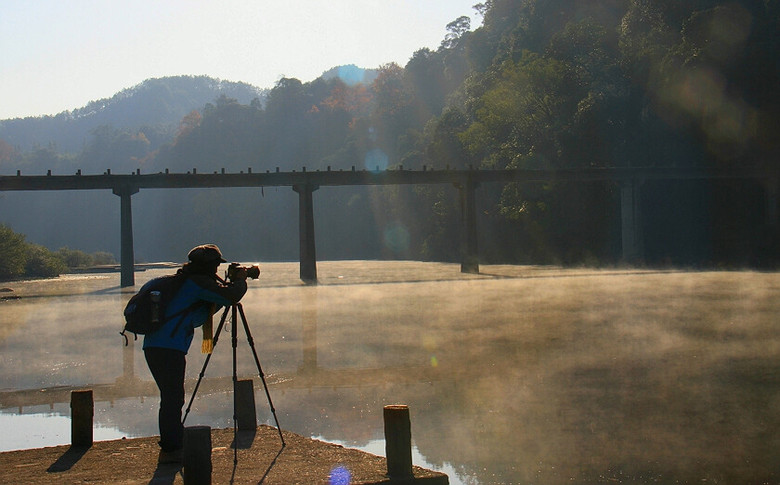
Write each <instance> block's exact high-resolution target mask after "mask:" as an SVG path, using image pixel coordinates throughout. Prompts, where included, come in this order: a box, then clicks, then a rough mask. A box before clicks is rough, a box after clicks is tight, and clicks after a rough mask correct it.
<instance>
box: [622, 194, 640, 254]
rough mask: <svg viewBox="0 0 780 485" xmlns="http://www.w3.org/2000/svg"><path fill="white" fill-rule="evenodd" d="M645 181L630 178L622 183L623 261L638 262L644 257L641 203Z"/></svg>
mask: <svg viewBox="0 0 780 485" xmlns="http://www.w3.org/2000/svg"><path fill="white" fill-rule="evenodd" d="M643 182H644V181H642V180H637V179H630V180H624V181H622V182H621V183H620V214H621V229H622V246H623V261H625V262H627V263H637V262H640V261H642V260H643V259H644V244H643V236H642V218H641V204H640V200H641V190H640V189H641V187H642V183H643Z"/></svg>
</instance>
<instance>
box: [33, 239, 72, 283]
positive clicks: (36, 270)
mask: <svg viewBox="0 0 780 485" xmlns="http://www.w3.org/2000/svg"><path fill="white" fill-rule="evenodd" d="M26 259H27V261H26V263H25V266H24V274H25V275H26V276H32V277H44V278H50V277H53V276H58V275H60V274H62V273H64V272H65V271H67V269H68V268H67V266H66V265H65V262H64V261H63V260H62V259H60V258H59V257H58V255H57V254H55V253H52V252H51V251H49V249H47V248H45V247H43V246H40V245H37V244H28V245H27V257H26Z"/></svg>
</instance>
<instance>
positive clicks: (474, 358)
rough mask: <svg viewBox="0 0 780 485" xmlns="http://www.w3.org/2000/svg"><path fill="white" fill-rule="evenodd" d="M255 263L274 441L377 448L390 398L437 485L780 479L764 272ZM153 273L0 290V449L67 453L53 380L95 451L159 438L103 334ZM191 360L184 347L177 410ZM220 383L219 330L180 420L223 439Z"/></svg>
mask: <svg viewBox="0 0 780 485" xmlns="http://www.w3.org/2000/svg"><path fill="white" fill-rule="evenodd" d="M260 267H261V274H260V277H259V279H257V280H250V281H249V290H248V291H247V294H246V296H245V297H244V299H243V300H242V304H243V307H244V310H245V314H246V317H247V321H248V323H249V326H250V328H251V333H252V336H253V337H254V342H255V347H256V349H257V353H258V357H259V359H260V363H261V364H262V367H263V371H264V372H265V374H266V379H267V382H268V387H269V391H270V394H271V397H272V399H273V404H274V406H275V408H276V413H277V416H278V418H279V422H280V424H281V427H282V428H283V429H286V430H289V431H292V432H295V433H299V434H302V435H305V436H313V437H317V438H320V439H324V440H327V441H334V442H339V443H342V444H344V445H346V446H350V447H359V448H363V449H367V450H370V451H372V452H374V453H377V454H383V452H384V445H383V443H382V439H383V423H382V407H383V406H384V405H386V404H397V403H402V404H408V405H409V407H410V414H411V421H412V440H413V444H414V446H415V449H416V453H415V458H414V459H415V464H416V465H422V466H426V467H428V468H433V469H437V470H442V471H444V472H445V473H447V474H448V475H449V476H450V483H453V484H491V483H536V484H557V483H564V482H565V483H586V482H587V483H592V482H597V483H598V482H612V481H620V482H622V483H677V482H680V483H686V482H687V483H704V482H707V483H711V482H715V483H764V482H769V483H777V482H779V481H780V465H779V464H780V429H779V428H778V424H780V372H779V369H780V332H778V315H780V275H778V273H769V272H766V273H760V272H751V271H731V272H725V271H723V272H716V271H707V272H699V271H676V270H670V271H655V270H636V269H602V270H594V269H588V268H578V269H571V268H567V269H563V268H557V267H541V266H491V265H483V266H482V267H481V268H480V269H481V274H479V275H467V274H462V273H460V266H459V265H456V264H440V263H420V262H377V261H341V262H320V263H319V264H318V274H319V280H320V284H319V285H317V286H305V285H303V284H302V283H301V282H300V280H299V279H298V265H297V263H268V264H265V263H261V265H260ZM170 272H172V269H153V270H147V271H143V272H137V273H136V283H137V284H136V287H135V288H127V289H120V287H119V274H118V273H105V274H80V275H67V276H63V277H60V278H58V279H52V280H39V281H25V282H10V283H2V284H0V288H3V287H5V288H7V289H10V290H13V291H7V290H6V291H3V292H0V298H3V300H2V301H0V370H1V372H0V404H1V405H2V410H0V426H2V427H3V428H4V429H2V434H0V451H7V450H13V449H20V448H28V447H38V446H50V445H53V444H66V443H68V442H69V440H70V434H69V431H70V428H69V424H66V426H63V425H62V423H67V416H69V414H70V410H69V390H70V388H69V387H68V386H72V387H75V388H79V387H87V388H93V389H94V392H95V398H96V403H95V408H96V409H95V418H94V419H95V426H96V427H97V430H96V432H95V437H96V439H111V438H119V437H122V436H127V437H137V436H150V435H155V434H157V406H158V397H157V393H156V392H157V391H156V388H155V387H154V385H153V383H152V382H151V377H150V375H149V372H148V370H147V368H146V364H145V362H144V359H143V353H142V351H141V345H140V344H141V341H140V340H139V341H138V342H135V345H131V346H129V347H127V348H125V347H124V346H123V345H124V341H123V339H122V338H121V337H120V336H119V333H118V332H119V331H120V330H121V327H122V324H123V320H122V309H123V308H124V305H125V303H126V301H127V300H128V299H129V298H130V296H131V295H132V294H133V293H134V292H135V291H136V289H137V288H138V287H140V285H141V284H143V283H144V282H145V281H147V280H148V279H150V278H151V277H154V276H159V275H162V274H166V273H170ZM218 315H219V314H218ZM215 324H216V322H215ZM238 337H239V340H238V349H237V351H238V374H239V376H240V377H242V378H244V377H245V378H254V381H255V390H256V395H255V399H256V403H257V412H258V421H260V422H264V423H267V424H271V425H273V424H274V421H273V418H272V416H271V413H270V409H269V406H268V401H267V399H266V397H265V393H264V392H263V388H262V383H261V381H260V379H259V377H258V376H257V368H256V366H255V363H254V360H253V358H252V354H251V349H250V347H249V345H248V342H247V339H246V337H245V335H244V333H243V331H240V332H239V335H238ZM202 365H203V355H202V354H201V353H200V332H197V333H196V336H195V340H194V341H193V346H192V348H191V350H190V353H189V354H188V369H187V370H188V376H189V380H188V383H187V392H188V395H187V399H189V394H190V392H191V391H192V388H193V386H194V383H195V381H196V379H197V376H198V373H199V372H200V370H201V367H202ZM231 375H232V350H231V340H230V335H229V334H227V333H224V332H223V334H222V335H221V338H220V340H219V342H218V345H217V347H216V349H215V352H214V355H213V357H212V359H211V362H210V363H209V366H208V368H207V370H206V378H205V380H204V384H203V386H202V387H201V389H200V390H199V391H198V395H197V396H196V399H195V402H194V404H193V408H192V411H191V413H190V416H189V417H188V418H187V423H186V424H187V425H196V424H205V425H210V426H212V427H232V392H230V389H231V385H232V384H231V379H230V377H231ZM62 386H65V388H64V390H61V391H58V390H60V389H61V388H62ZM40 389H45V391H39V390H40ZM24 390H34V391H35V390H38V391H35V392H20V391H24ZM58 416H64V417H65V418H62V417H59V418H58ZM239 453H240V450H239ZM239 459H240V455H239Z"/></svg>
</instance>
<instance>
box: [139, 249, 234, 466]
mask: <svg viewBox="0 0 780 485" xmlns="http://www.w3.org/2000/svg"><path fill="white" fill-rule="evenodd" d="M187 257H188V259H189V262H188V263H185V264H184V265H183V266H182V268H181V269H179V271H178V272H177V273H178V274H180V275H182V276H185V277H186V279H185V281H184V283H183V284H182V286H181V287H180V289H179V290H178V292H177V293H176V295H175V296H174V297H173V298H172V299H171V301H170V302H169V303H168V306H167V308H166V311H165V315H166V318H168V319H167V321H165V323H164V324H163V325H162V326H161V327H160V328H159V329H158V330H157V331H155V332H152V333H149V334H147V335H146V336H145V337H144V343H143V350H144V356H145V358H146V363H147V365H148V366H149V371H150V372H151V373H152V377H153V378H154V381H155V383H156V384H157V387H158V388H159V390H160V410H159V413H158V421H159V428H160V442H159V444H160V455H159V459H158V461H159V463H178V462H181V457H182V446H183V439H184V426H183V424H182V422H181V417H182V407H183V406H184V374H185V369H186V355H187V351H188V350H189V348H190V344H191V343H192V339H193V336H194V334H195V328H197V327H200V326H202V325H203V324H204V323H206V322H209V324H208V325H207V326H206V327H208V332H210V331H211V328H210V327H211V325H210V322H211V319H212V317H213V315H214V313H215V312H217V311H218V310H219V308H220V307H225V306H230V305H233V304H235V303H238V302H239V301H240V300H241V298H242V297H243V296H244V294H245V293H246V289H247V285H246V276H247V275H246V269H244V268H239V269H238V270H237V272H236V275H234V276H232V277H231V281H230V282H229V283H228V282H225V281H223V280H222V279H221V278H219V277H218V276H217V270H218V269H219V265H220V264H222V263H225V262H226V261H225V260H224V259H223V258H222V253H221V252H220V250H219V248H218V247H217V246H216V245H214V244H203V245H200V246H196V247H195V248H193V249H192V250H191V251H190V252H189V254H188V255H187ZM171 316H173V317H172V318H170V317H171ZM204 329H205V327H204ZM209 337H210V336H209ZM209 337H207V336H206V332H205V331H204V339H206V338H209ZM204 347H205V346H204Z"/></svg>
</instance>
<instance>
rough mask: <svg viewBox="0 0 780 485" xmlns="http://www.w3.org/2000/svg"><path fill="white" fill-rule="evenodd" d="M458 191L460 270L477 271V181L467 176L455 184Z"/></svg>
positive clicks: (463, 271) (465, 271) (464, 271)
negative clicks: (461, 181)
mask: <svg viewBox="0 0 780 485" xmlns="http://www.w3.org/2000/svg"><path fill="white" fill-rule="evenodd" d="M455 185H456V187H458V191H459V192H460V209H461V211H460V214H461V232H460V234H461V235H460V238H461V241H460V272H461V273H479V249H478V248H477V202H476V197H475V192H476V189H477V187H479V183H477V182H474V179H472V178H471V177H468V178H467V179H466V180H465V181H464V182H463V183H459V184H455Z"/></svg>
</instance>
